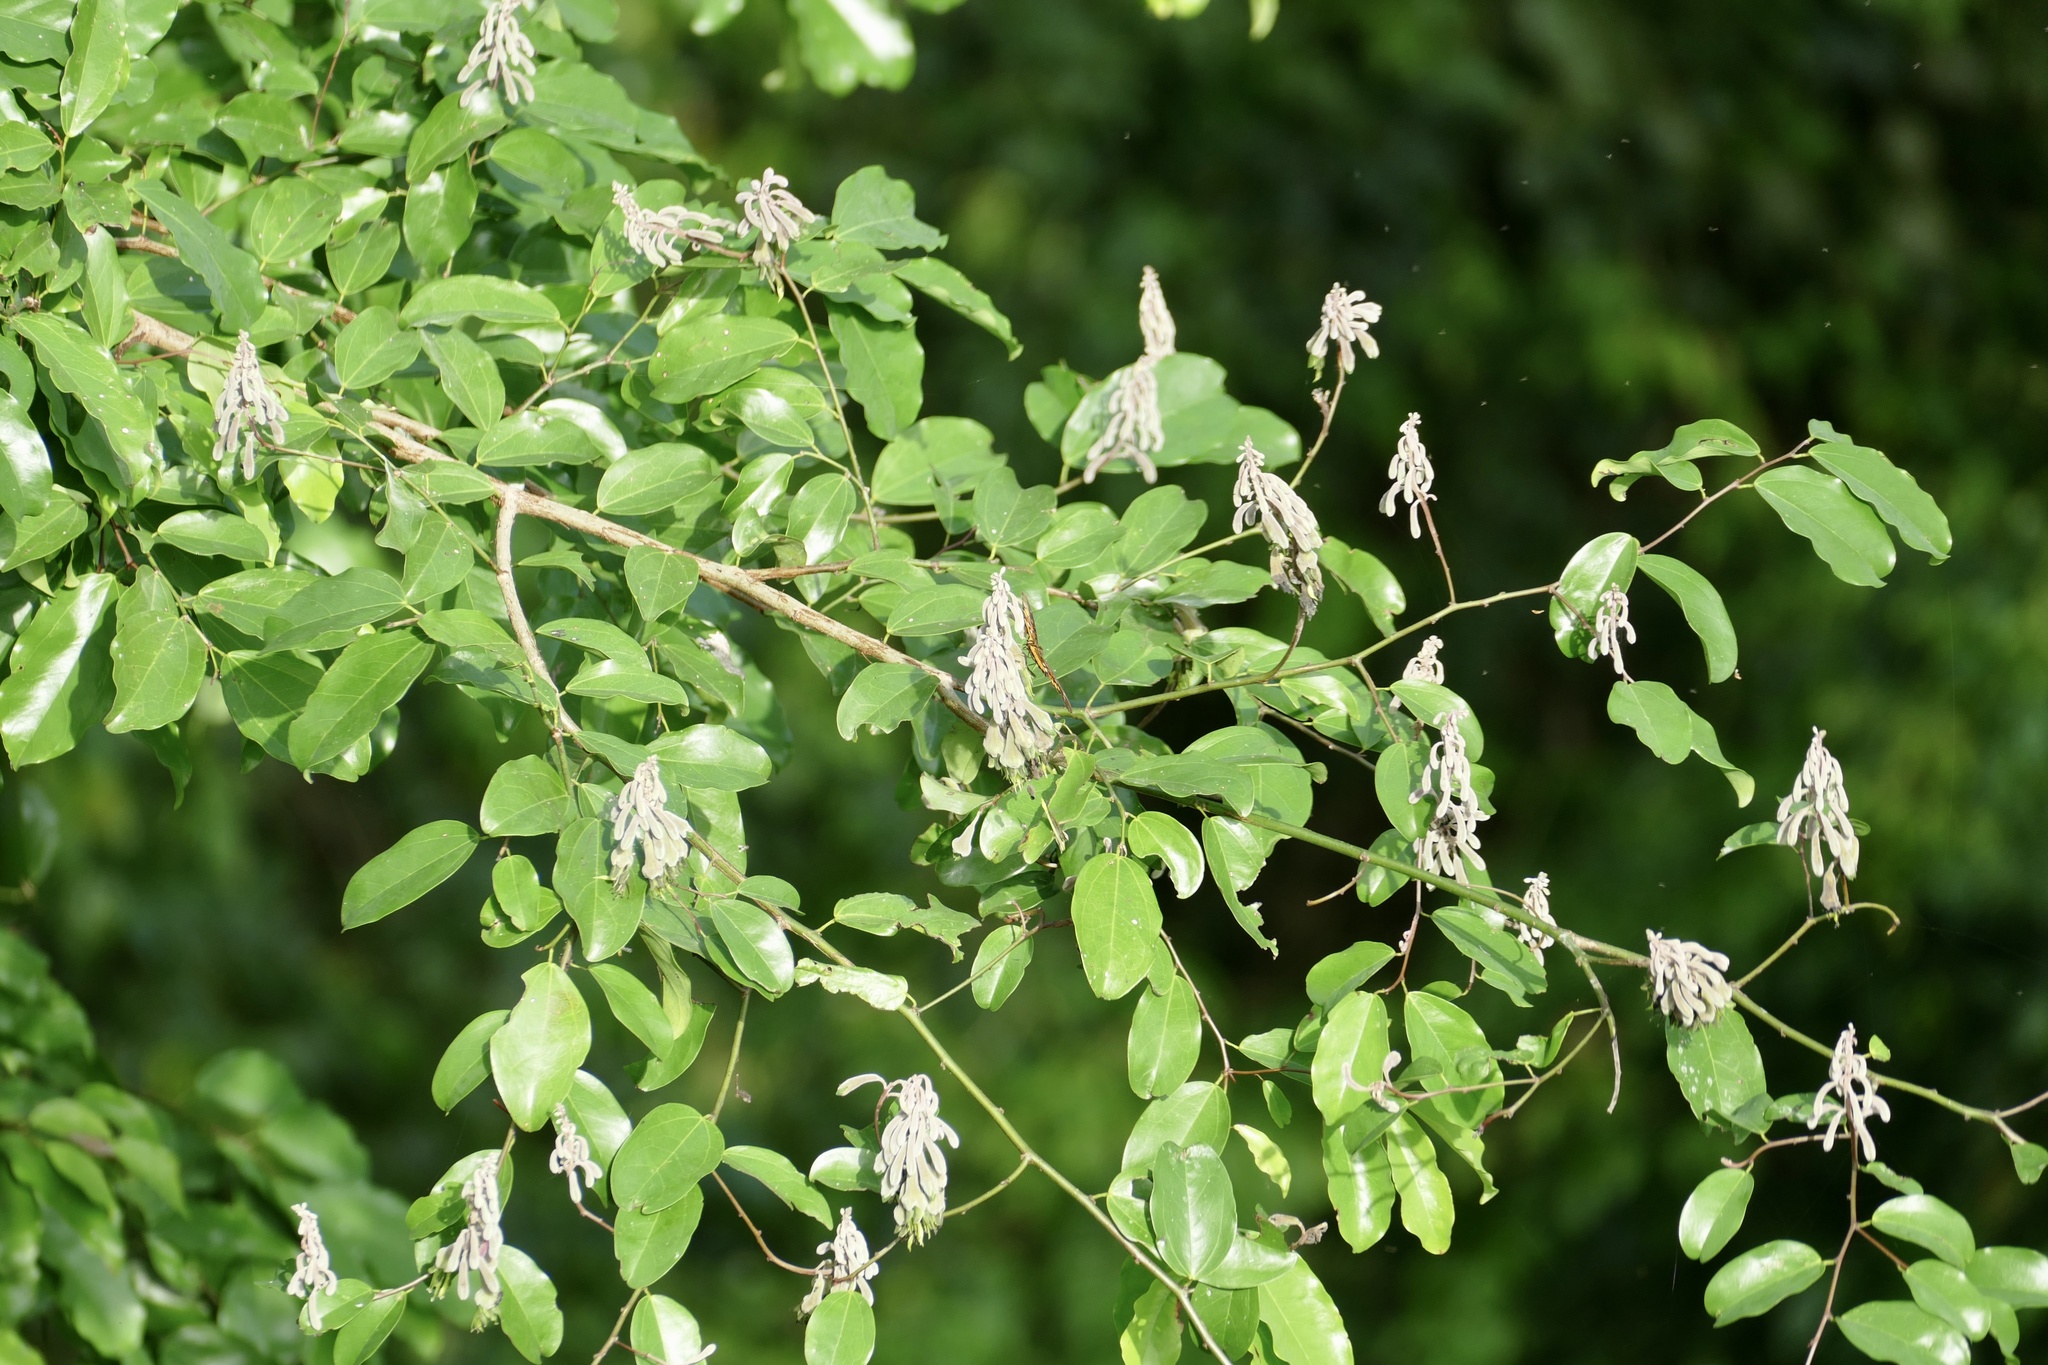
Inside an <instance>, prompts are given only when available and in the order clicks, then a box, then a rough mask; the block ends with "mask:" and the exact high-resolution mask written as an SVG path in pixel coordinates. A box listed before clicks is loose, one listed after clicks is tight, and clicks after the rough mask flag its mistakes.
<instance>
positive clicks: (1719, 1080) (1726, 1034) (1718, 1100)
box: [1664, 1009, 1766, 1120]
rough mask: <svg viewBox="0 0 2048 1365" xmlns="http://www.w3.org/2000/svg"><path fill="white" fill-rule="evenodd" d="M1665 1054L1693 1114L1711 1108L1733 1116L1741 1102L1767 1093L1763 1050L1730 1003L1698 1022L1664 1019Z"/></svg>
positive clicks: (1720, 1114)
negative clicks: (1709, 1020)
mask: <svg viewBox="0 0 2048 1365" xmlns="http://www.w3.org/2000/svg"><path fill="white" fill-rule="evenodd" d="M1664 1060H1665V1063H1666V1064H1667V1065H1668V1066H1670V1068H1671V1074H1672V1076H1673V1077H1675V1078H1676V1079H1677V1081H1678V1088H1679V1090H1680V1092H1681V1093H1683V1094H1684V1096H1685V1099H1686V1103H1688V1104H1690V1105H1691V1106H1692V1112H1693V1117H1694V1118H1706V1117H1707V1116H1708V1115H1710V1114H1712V1115H1715V1116H1717V1117H1720V1118H1722V1119H1730V1120H1732V1119H1733V1118H1734V1116H1735V1115H1736V1114H1737V1113H1739V1112H1740V1111H1741V1110H1742V1107H1743V1106H1744V1105H1746V1104H1748V1103H1749V1102H1750V1101H1751V1100H1753V1099H1755V1098H1756V1097H1757V1096H1759V1095H1762V1094H1764V1093H1766V1091H1765V1085H1764V1059H1763V1056H1762V1054H1761V1053H1759V1052H1758V1051H1757V1050H1756V1040H1755V1039H1754V1038H1752V1037H1750V1034H1749V1025H1748V1024H1746V1023H1744V1022H1743V1019H1742V1016H1741V1015H1740V1014H1738V1013H1737V1012H1736V1011H1734V1010H1732V1009H1728V1010H1723V1011H1721V1013H1720V1014H1719V1015H1718V1016H1716V1018H1715V1019H1714V1022H1713V1023H1711V1024H1702V1025H1700V1026H1699V1027H1697V1028H1680V1027H1678V1026H1677V1025H1675V1024H1669V1023H1667V1024H1666V1025H1665V1028H1664Z"/></svg>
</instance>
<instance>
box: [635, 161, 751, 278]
mask: <svg viewBox="0 0 2048 1365" xmlns="http://www.w3.org/2000/svg"><path fill="white" fill-rule="evenodd" d="M612 203H613V204H614V205H615V206H616V207H617V208H618V210H619V212H620V213H621V214H623V215H625V219H626V225H625V238H626V245H627V246H629V247H631V248H632V249H633V251H634V252H635V254H637V255H638V256H639V257H640V258H641V259H642V260H644V261H646V262H647V263H648V264H649V265H651V266H653V267H654V268H655V269H656V270H662V269H666V268H667V267H669V266H672V265H681V264H682V263H683V253H682V251H681V250H680V249H679V248H678V247H677V246H676V241H677V239H678V238H680V239H681V240H682V241H684V242H687V243H688V244H689V245H691V246H693V247H706V246H717V245H718V244H719V243H721V242H723V241H724V240H725V224H723V223H721V222H719V220H718V219H716V218H713V217H712V216H711V215H710V214H708V213H699V212H697V211H696V210H695V209H687V208H684V207H683V206H682V205H680V204H671V205H670V206H669V207H667V208H665V209H643V208H641V207H640V201H639V200H637V199H635V198H634V197H633V190H632V187H631V186H629V185H625V184H622V183H620V182H619V181H616V180H614V181H613V182H612Z"/></svg>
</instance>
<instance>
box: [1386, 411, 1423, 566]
mask: <svg viewBox="0 0 2048 1365" xmlns="http://www.w3.org/2000/svg"><path fill="white" fill-rule="evenodd" d="M1387 477H1388V478H1389V479H1391V480H1393V482H1392V484H1391V485H1390V486H1389V487H1388V489H1387V493H1386V496H1385V497H1383V498H1381V499H1380V514H1381V515H1382V516H1389V517H1391V516H1393V515H1394V514H1395V512H1396V510H1397V509H1398V506H1399V504H1400V503H1401V502H1402V501H1403V500H1406V502H1407V504H1408V535H1409V538H1410V539H1415V540H1419V539H1421V537H1422V509H1423V504H1424V503H1429V502H1435V501H1436V494H1434V493H1432V492H1430V491H1429V490H1430V488H1431V486H1432V485H1434V484H1435V483H1436V467H1435V466H1434V465H1432V464H1430V462H1429V450H1428V448H1427V447H1425V446H1424V445H1423V444H1422V414H1421V413H1419V412H1411V413H1409V414H1408V420H1407V421H1405V422H1403V423H1402V424H1401V439H1400V440H1399V441H1398V442H1396V443H1395V445H1394V458H1393V459H1392V460H1391V461H1389V462H1388V464H1387Z"/></svg>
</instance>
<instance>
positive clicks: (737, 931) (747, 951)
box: [711, 900, 796, 996]
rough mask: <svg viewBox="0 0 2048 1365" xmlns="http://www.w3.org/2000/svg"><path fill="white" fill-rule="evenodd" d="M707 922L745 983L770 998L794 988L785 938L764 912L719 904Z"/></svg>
mask: <svg viewBox="0 0 2048 1365" xmlns="http://www.w3.org/2000/svg"><path fill="white" fill-rule="evenodd" d="M711 920H712V923H713V924H715V925H717V927H718V939H719V942H721V943H723V944H724V945H725V951H726V952H727V953H728V954H730V955H731V957H732V961H733V965H734V966H736V967H738V968H739V969H740V974H741V975H742V976H744V977H745V978H746V979H747V981H749V982H751V983H752V984H753V985H755V986H757V987H759V988H760V989H761V990H762V991H764V992H766V993H767V994H768V995H770V996H777V995H781V994H782V993H783V992H785V991H787V990H788V989H789V988H790V987H791V986H793V985H795V984H796V958H795V955H794V954H793V953H792V952H791V951H790V947H789V935H788V934H786V933H784V932H783V929H782V926H781V925H779V924H777V923H776V922H775V919H774V917H773V916H771V915H770V914H769V913H768V912H767V911H765V910H763V909H761V908H760V907H758V906H754V905H749V904H747V903H746V902H745V901H736V900H721V901H716V902H714V903H713V904H712V907H711Z"/></svg>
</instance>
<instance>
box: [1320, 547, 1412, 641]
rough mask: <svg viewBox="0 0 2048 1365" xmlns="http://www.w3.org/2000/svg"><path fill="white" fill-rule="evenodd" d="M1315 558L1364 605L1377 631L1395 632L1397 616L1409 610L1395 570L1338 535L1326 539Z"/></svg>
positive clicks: (1386, 633)
mask: <svg viewBox="0 0 2048 1365" xmlns="http://www.w3.org/2000/svg"><path fill="white" fill-rule="evenodd" d="M1316 558H1317V559H1318V560H1319V561H1320V562H1321V563H1322V566H1323V569H1324V571H1325V572H1327V573H1328V574H1329V575H1330V577H1332V578H1334V579H1336V580H1337V582H1338V584H1339V585H1340V586H1341V587H1343V588H1344V589H1345V590H1346V591H1347V592H1349V593H1351V594H1352V595H1353V596H1354V597H1356V598H1357V599H1358V600H1359V601H1360V602H1361V603H1362V604H1363V605H1364V607H1365V614H1366V615H1367V616H1368V617H1370V618H1371V619H1372V624H1373V628H1374V629H1375V630H1377V631H1379V633H1380V634H1382V635H1392V634H1393V633H1394V618H1395V617H1397V616H1399V615H1400V614H1401V613H1402V612H1404V611H1406V610H1408V595H1407V594H1406V593H1404V592H1403V591H1402V590H1401V583H1400V580H1399V579H1397V578H1395V577H1394V575H1393V571H1392V570H1390V569H1388V568H1387V566H1386V565H1384V564H1382V563H1381V562H1380V561H1379V559H1378V557H1377V556H1375V555H1372V554H1369V553H1367V552H1366V551H1364V550H1359V549H1354V548H1353V547H1351V546H1349V545H1346V544H1345V543H1344V542H1343V541H1341V540H1339V539H1337V538H1336V537H1335V536H1329V537H1326V538H1325V539H1324V541H1323V548H1322V549H1321V550H1319V551H1317V553H1316Z"/></svg>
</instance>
